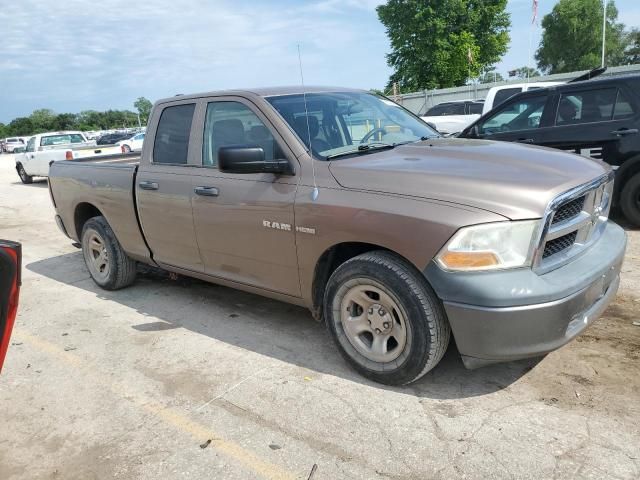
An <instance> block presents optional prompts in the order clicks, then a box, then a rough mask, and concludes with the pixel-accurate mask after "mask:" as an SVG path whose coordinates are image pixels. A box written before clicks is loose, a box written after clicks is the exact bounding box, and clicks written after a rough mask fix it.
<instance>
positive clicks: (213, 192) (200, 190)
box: [193, 187, 220, 197]
mask: <svg viewBox="0 0 640 480" xmlns="http://www.w3.org/2000/svg"><path fill="white" fill-rule="evenodd" d="M193 191H194V192H196V195H202V196H203V197H217V196H218V194H219V193H220V192H219V191H218V189H217V188H216V187H196V188H194V189H193Z"/></svg>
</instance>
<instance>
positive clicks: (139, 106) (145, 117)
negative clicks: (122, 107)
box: [133, 97, 153, 124]
mask: <svg viewBox="0 0 640 480" xmlns="http://www.w3.org/2000/svg"><path fill="white" fill-rule="evenodd" d="M133 106H134V107H136V110H138V114H139V115H140V121H141V122H142V123H144V124H146V123H147V122H148V121H149V114H150V113H151V107H153V104H152V103H151V101H149V100H147V99H146V98H144V97H139V98H138V100H136V101H135V102H134V103H133Z"/></svg>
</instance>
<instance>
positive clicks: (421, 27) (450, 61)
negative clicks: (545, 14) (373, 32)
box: [376, 0, 511, 92]
mask: <svg viewBox="0 0 640 480" xmlns="http://www.w3.org/2000/svg"><path fill="white" fill-rule="evenodd" d="M506 6H507V0H430V1H428V2H427V1H425V0H388V1H387V3H386V4H385V5H380V6H378V7H377V9H376V10H377V12H378V18H379V19H380V21H381V22H382V24H383V25H384V26H385V27H386V29H387V35H388V37H389V40H390V41H391V53H390V54H388V55H387V63H388V64H389V66H391V67H393V69H394V73H393V75H392V76H391V78H390V80H389V85H388V86H387V90H389V87H390V86H391V85H392V84H393V83H394V82H398V84H399V87H400V90H401V91H403V92H407V91H416V90H422V89H427V88H428V89H431V88H444V87H454V86H460V85H464V84H465V83H466V82H467V80H468V79H469V78H475V77H477V76H478V75H479V74H480V71H482V70H484V69H486V68H487V67H488V66H490V65H493V64H495V63H496V62H497V61H499V60H500V58H501V57H502V55H504V54H505V53H506V51H507V46H508V43H509V32H508V30H509V26H510V24H511V22H510V20H509V14H508V13H506V11H505V9H506ZM469 51H471V54H472V57H473V58H472V61H471V62H469V59H468V54H469Z"/></svg>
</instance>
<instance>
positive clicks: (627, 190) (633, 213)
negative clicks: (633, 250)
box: [620, 173, 640, 227]
mask: <svg viewBox="0 0 640 480" xmlns="http://www.w3.org/2000/svg"><path fill="white" fill-rule="evenodd" d="M620 208H622V212H623V213H624V216H625V217H626V218H627V220H629V222H631V223H633V224H634V225H635V226H636V227H638V226H640V173H636V174H635V175H634V176H633V177H631V178H630V179H629V180H628V181H627V183H625V185H624V187H623V189H622V192H621V193H620Z"/></svg>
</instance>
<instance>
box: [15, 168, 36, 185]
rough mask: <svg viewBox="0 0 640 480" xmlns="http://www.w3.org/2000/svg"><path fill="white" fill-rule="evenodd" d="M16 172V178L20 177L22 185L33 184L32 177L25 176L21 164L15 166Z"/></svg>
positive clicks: (25, 173)
mask: <svg viewBox="0 0 640 480" xmlns="http://www.w3.org/2000/svg"><path fill="white" fill-rule="evenodd" d="M16 170H17V171H18V176H19V177H20V181H21V182H22V183H24V184H29V183H33V177H32V176H31V175H27V172H26V170H25V169H24V167H23V166H22V164H21V163H19V164H17V165H16Z"/></svg>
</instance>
